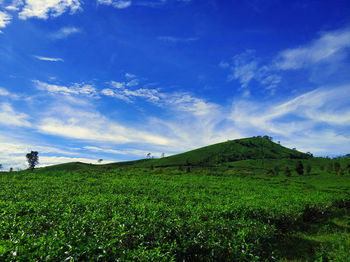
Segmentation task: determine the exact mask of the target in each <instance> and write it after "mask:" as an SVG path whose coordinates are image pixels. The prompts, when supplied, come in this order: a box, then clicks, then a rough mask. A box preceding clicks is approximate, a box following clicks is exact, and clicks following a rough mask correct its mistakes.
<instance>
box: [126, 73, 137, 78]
mask: <svg viewBox="0 0 350 262" xmlns="http://www.w3.org/2000/svg"><path fill="white" fill-rule="evenodd" d="M125 77H126V78H129V79H130V78H135V77H136V75H134V74H131V73H125Z"/></svg>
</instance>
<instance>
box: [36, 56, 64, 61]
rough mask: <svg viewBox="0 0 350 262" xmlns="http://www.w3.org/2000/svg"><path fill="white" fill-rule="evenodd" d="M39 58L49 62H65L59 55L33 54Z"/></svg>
mask: <svg viewBox="0 0 350 262" xmlns="http://www.w3.org/2000/svg"><path fill="white" fill-rule="evenodd" d="M33 57H35V58H36V59H38V60H41V61H48V62H64V60H63V59H62V58H59V57H45V56H39V55H33Z"/></svg>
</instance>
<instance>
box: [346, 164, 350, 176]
mask: <svg viewBox="0 0 350 262" xmlns="http://www.w3.org/2000/svg"><path fill="white" fill-rule="evenodd" d="M346 170H347V171H348V173H349V174H350V164H348V165H347V166H346Z"/></svg>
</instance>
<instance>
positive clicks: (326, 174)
mask: <svg viewBox="0 0 350 262" xmlns="http://www.w3.org/2000/svg"><path fill="white" fill-rule="evenodd" d="M232 143H233V142H226V143H224V144H223V145H221V146H219V148H220V147H221V149H222V147H226V146H227V145H230V146H232ZM266 143H267V144H266V147H264V158H262V159H260V157H261V156H258V157H256V159H254V157H251V158H250V159H245V160H244V159H243V160H242V159H241V160H234V159H227V158H226V155H225V154H223V153H222V152H226V151H225V150H224V149H222V150H221V149H220V150H221V151H220V150H218V151H216V152H215V155H217V156H218V157H217V158H216V160H217V161H209V162H203V161H202V158H203V157H202V156H203V154H204V153H203V151H200V154H201V155H202V156H198V155H197V156H195V155H196V154H194V153H193V151H192V152H191V153H190V154H192V158H191V156H189V155H186V154H185V155H180V157H179V155H178V156H174V157H169V158H164V159H154V160H144V161H138V162H128V163H116V164H108V165H100V166H93V165H86V164H81V163H70V164H64V165H59V166H54V167H48V168H40V169H36V170H34V171H29V170H28V171H21V172H12V173H7V172H2V173H0V174H1V175H0V261H16V260H17V261H28V260H29V261H43V260H47V261H52V260H53V261H63V260H66V261H86V260H90V261H98V260H100V261H330V260H332V261H349V254H350V174H349V169H347V166H349V164H350V159H349V158H341V159H333V160H330V159H326V158H311V157H306V156H305V155H304V154H300V153H299V152H297V153H296V154H297V155H299V156H301V157H300V158H295V157H290V155H289V153H290V151H286V150H285V149H284V148H283V150H284V151H285V155H283V157H280V158H278V153H279V152H278V148H277V153H276V154H275V155H274V156H275V158H274V157H272V156H271V155H270V157H267V155H268V154H267V152H269V150H270V149H271V148H270V147H269V146H268V145H269V143H270V142H266ZM257 145H258V146H257V147H254V145H253V146H250V147H249V148H250V149H249V150H252V151H251V155H252V156H254V152H261V150H260V149H261V145H259V143H258V144H257ZM271 145H272V146H273V147H275V145H276V146H277V147H280V146H279V145H277V144H274V143H272V142H271ZM216 147H217V145H216ZM254 148H255V149H254ZM257 148H258V149H259V150H257ZM209 149H210V148H209ZM206 150H207V151H208V152H210V150H208V148H207V149H206ZM254 150H255V151H254ZM243 151H244V150H243V148H242V150H241V154H240V155H241V156H242V155H244V153H242V152H243ZM291 151H292V150H291ZM236 155H239V154H237V152H235V156H236ZM265 156H266V158H265ZM205 157H207V156H205ZM171 158H173V159H176V161H177V162H176V161H175V162H174V161H171ZM196 158H197V159H199V160H198V161H197V162H196V161H195V159H196ZM224 158H226V160H227V161H223V160H222V159H224ZM169 159H170V160H169ZM179 159H180V160H179ZM298 161H302V163H303V164H304V166H307V165H310V166H311V167H312V169H311V172H309V174H307V173H306V172H305V173H304V174H303V175H298V174H297V173H296V172H295V166H296V164H297V162H298ZM334 163H339V166H340V168H341V169H342V170H343V171H344V174H341V172H339V170H336V169H337V168H334V166H335V165H334ZM276 166H278V167H279V169H280V171H279V172H278V174H277V172H276ZM286 166H288V167H289V168H290V170H291V171H292V173H291V176H286V175H285V174H284V170H285V167H286ZM337 171H338V172H337Z"/></svg>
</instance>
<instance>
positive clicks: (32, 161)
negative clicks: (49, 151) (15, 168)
mask: <svg viewBox="0 0 350 262" xmlns="http://www.w3.org/2000/svg"><path fill="white" fill-rule="evenodd" d="M38 154H39V153H38V152H37V151H31V152H30V153H28V154H27V155H26V158H27V162H28V165H29V169H31V170H33V169H34V168H35V166H36V165H37V164H39V156H38Z"/></svg>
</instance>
